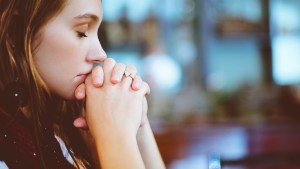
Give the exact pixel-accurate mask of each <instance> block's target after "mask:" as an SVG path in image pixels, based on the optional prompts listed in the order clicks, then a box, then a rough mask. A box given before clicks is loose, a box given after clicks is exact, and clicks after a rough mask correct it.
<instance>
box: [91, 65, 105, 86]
mask: <svg viewBox="0 0 300 169" xmlns="http://www.w3.org/2000/svg"><path fill="white" fill-rule="evenodd" d="M103 76H104V75H103V69H102V67H101V66H95V67H94V68H93V71H92V81H93V84H94V86H95V87H101V86H102V85H103V80H104V77H103Z"/></svg>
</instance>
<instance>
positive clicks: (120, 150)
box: [96, 135, 145, 169]
mask: <svg viewBox="0 0 300 169" xmlns="http://www.w3.org/2000/svg"><path fill="white" fill-rule="evenodd" d="M96 148H97V153H98V157H99V161H100V164H101V167H102V168H103V169H123V168H130V169H145V166H144V163H143V160H142V157H141V154H140V152H139V149H138V145H137V142H136V139H135V138H134V137H133V138H132V139H131V138H130V137H128V136H125V135H124V136H121V137H115V138H112V137H111V138H107V139H103V140H98V141H97V142H96Z"/></svg>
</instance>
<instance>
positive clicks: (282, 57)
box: [272, 36, 300, 84]
mask: <svg viewBox="0 0 300 169" xmlns="http://www.w3.org/2000/svg"><path fill="white" fill-rule="evenodd" d="M299 47H300V37H295V36H277V37H275V38H273V42H272V48H273V55H274V59H273V65H274V66H273V76H274V80H275V82H276V83H278V84H299V83H300V66H299V63H300V50H299Z"/></svg>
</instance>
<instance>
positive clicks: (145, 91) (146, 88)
mask: <svg viewBox="0 0 300 169" xmlns="http://www.w3.org/2000/svg"><path fill="white" fill-rule="evenodd" d="M138 92H140V93H141V94H143V95H145V96H146V95H149V94H150V87H149V85H148V83H146V82H143V83H142V87H141V89H140V90H139V91H138Z"/></svg>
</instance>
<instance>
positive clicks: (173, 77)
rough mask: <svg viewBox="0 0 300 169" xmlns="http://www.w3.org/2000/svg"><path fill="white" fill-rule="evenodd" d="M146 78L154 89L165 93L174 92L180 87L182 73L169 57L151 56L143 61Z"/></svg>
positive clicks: (162, 55)
mask: <svg viewBox="0 0 300 169" xmlns="http://www.w3.org/2000/svg"><path fill="white" fill-rule="evenodd" d="M144 65H145V66H144V70H145V73H146V75H147V77H150V79H151V80H152V81H153V82H154V84H155V85H156V87H158V88H160V89H162V90H164V91H166V92H168V91H169V92H170V91H175V90H178V88H179V87H180V82H181V79H182V72H181V69H180V66H179V64H178V63H177V62H175V61H174V60H173V59H172V58H171V57H168V56H167V55H164V54H152V55H149V56H147V58H146V59H145V61H144Z"/></svg>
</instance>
